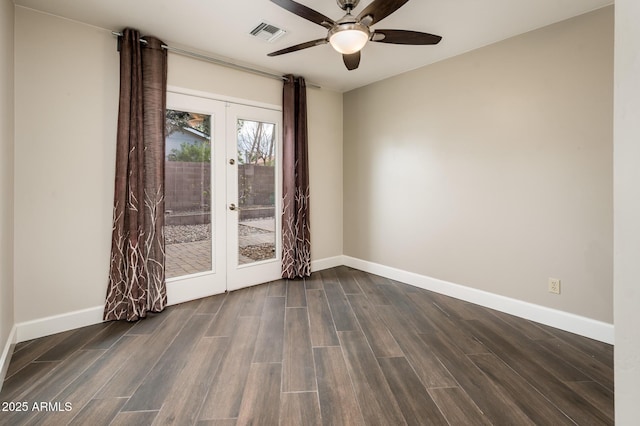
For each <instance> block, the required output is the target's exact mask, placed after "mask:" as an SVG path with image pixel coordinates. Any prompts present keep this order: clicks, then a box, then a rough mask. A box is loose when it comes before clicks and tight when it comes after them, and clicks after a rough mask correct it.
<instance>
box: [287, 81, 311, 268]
mask: <svg viewBox="0 0 640 426" xmlns="http://www.w3.org/2000/svg"><path fill="white" fill-rule="evenodd" d="M282 120H283V130H282V137H283V155H282V157H283V161H282V167H283V171H282V180H283V184H282V187H283V211H282V277H283V278H296V277H306V276H309V275H311V239H310V233H309V160H308V150H307V89H306V86H305V82H304V78H302V77H294V76H292V75H288V76H286V80H285V82H284V91H283V102H282Z"/></svg>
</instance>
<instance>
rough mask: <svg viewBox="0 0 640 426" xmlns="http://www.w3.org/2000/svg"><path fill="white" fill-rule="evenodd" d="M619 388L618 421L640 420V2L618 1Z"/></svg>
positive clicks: (616, 144) (615, 193) (617, 221)
mask: <svg viewBox="0 0 640 426" xmlns="http://www.w3.org/2000/svg"><path fill="white" fill-rule="evenodd" d="M615 8H616V12H615V19H616V31H615V32H616V48H615V57H616V59H615V69H616V71H615V110H614V111H615V139H614V152H615V157H614V162H615V175H614V181H615V186H614V195H615V197H614V198H615V204H614V210H615V216H614V219H615V231H614V236H615V246H614V248H615V250H614V251H615V257H614V263H615V269H614V277H615V279H614V281H615V286H614V289H615V298H614V300H615V339H616V350H615V384H616V389H615V391H616V404H615V406H616V423H618V424H621V425H632V424H637V423H638V417H639V416H640V406H639V405H638V401H640V387H639V386H638V383H640V333H639V332H638V324H640V310H639V309H638V307H639V306H640V291H639V286H638V279H639V277H640V262H638V259H639V258H640V185H639V184H638V183H639V182H640V143H639V141H640V120H638V117H640V80H639V79H638V76H640V61H639V60H638V59H639V58H640V27H639V26H638V21H640V3H639V2H638V1H637V0H616V7H615Z"/></svg>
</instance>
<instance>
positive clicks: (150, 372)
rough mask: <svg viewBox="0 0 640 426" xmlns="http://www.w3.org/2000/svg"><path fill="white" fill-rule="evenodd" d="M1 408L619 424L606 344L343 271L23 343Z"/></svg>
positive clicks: (230, 417) (76, 413)
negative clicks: (126, 321) (614, 406)
mask: <svg viewBox="0 0 640 426" xmlns="http://www.w3.org/2000/svg"><path fill="white" fill-rule="evenodd" d="M0 402H2V404H3V405H2V407H1V408H2V409H3V410H2V411H0V424H1V425H23V424H24V425H49V424H50V425H65V424H78V425H89V424H90V425H160V424H162V425H168V424H176V425H236V424H237V425H250V424H251V425H267V426H268V425H296V426H298V425H349V426H351V425H392V426H396V425H404V424H407V425H491V424H494V425H534V424H535V425H563V424H567V425H573V424H578V425H601V424H602V425H611V424H613V423H614V418H613V415H614V410H613V347H612V346H610V345H606V344H604V343H600V342H596V341H593V340H590V339H587V338H583V337H580V336H576V335H573V334H571V333H567V332H564V331H560V330H556V329H553V328H551V327H546V326H543V325H539V324H535V323H532V322H530V321H526V320H523V319H520V318H515V317H512V316H509V315H507V314H504V313H500V312H495V311H492V310H490V309H485V308H482V307H479V306H476V305H473V304H470V303H466V302H462V301H459V300H456V299H452V298H448V297H445V296H442V295H439V294H435V293H431V292H429V291H425V290H421V289H418V288H415V287H411V286H409V285H406V284H402V283H398V282H395V281H391V280H388V279H385V278H382V277H378V276H374V275H370V274H367V273H364V272H361V271H357V270H353V269H349V268H347V267H338V268H334V269H330V270H325V271H321V272H319V273H314V274H313V275H312V277H311V278H309V279H306V280H304V281H303V280H298V281H285V280H281V281H276V282H272V283H268V284H263V285H260V286H255V287H251V288H246V289H242V290H238V291H235V292H232V293H228V294H222V295H217V296H212V297H209V298H206V299H201V300H196V301H192V302H188V303H184V304H181V305H176V306H172V307H170V308H168V309H167V310H166V311H165V312H163V313H160V314H152V315H150V316H149V317H148V318H146V319H144V320H142V321H139V322H137V323H125V322H112V323H104V324H98V325H94V326H90V327H85V328H82V329H78V330H73V331H68V332H65V333H60V334H56V335H53V336H48V337H44V338H41V339H36V340H32V341H29V342H23V343H20V344H18V345H16V348H15V351H14V354H13V357H12V359H11V363H10V365H9V369H8V373H7V378H6V380H5V382H4V384H3V387H2V391H1V392H0ZM9 403H25V404H24V405H20V406H21V407H25V406H26V408H27V410H26V411H16V410H15V407H16V406H15V404H14V405H10V404H9ZM42 403H48V404H45V405H41V404H42ZM34 404H36V405H35V408H40V410H36V409H35V408H34ZM65 404H66V405H65Z"/></svg>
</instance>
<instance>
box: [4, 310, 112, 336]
mask: <svg viewBox="0 0 640 426" xmlns="http://www.w3.org/2000/svg"><path fill="white" fill-rule="evenodd" d="M103 311H104V306H96V307H93V308H87V309H81V310H79V311H73V312H67V313H64V314H60V315H53V316H50V317H45V318H38V319H35V320H32V321H25V322H21V323H18V324H16V329H17V336H16V341H17V342H18V343H19V342H24V341H27V340H31V339H37V338H38V337H44V336H49V335H51V334H56V333H61V332H63V331H67V330H73V329H75V328H80V327H86V326H88V325H93V324H98V323H101V322H102V313H103Z"/></svg>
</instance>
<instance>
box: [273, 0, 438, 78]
mask: <svg viewBox="0 0 640 426" xmlns="http://www.w3.org/2000/svg"><path fill="white" fill-rule="evenodd" d="M271 1H272V2H273V3H275V4H277V5H278V6H280V7H282V8H284V9H286V10H288V11H289V12H291V13H294V14H296V15H298V16H300V17H302V18H304V19H307V20H309V21H311V22H313V23H316V24H318V25H321V26H323V27H325V28H326V29H327V30H328V33H327V36H326V37H325V38H320V39H317V40H311V41H307V42H306V43H300V44H296V45H295V46H291V47H287V48H285V49H282V50H278V51H276V52H271V53H269V54H268V56H278V55H283V54H285V53H291V52H296V51H298V50H302V49H307V48H309V47H314V46H320V45H322V44H326V43H330V44H331V46H332V47H333V48H334V49H335V50H337V51H338V52H339V53H341V54H342V59H343V61H344V64H345V66H346V67H347V69H348V70H350V71H351V70H355V69H356V68H358V65H360V50H362V48H363V47H364V46H365V45H366V44H367V42H368V41H373V42H378V43H390V44H412V45H428V44H438V43H439V42H440V40H441V39H442V37H440V36H437V35H433V34H428V33H422V32H418V31H408V30H378V29H376V30H372V29H371V28H370V27H371V25H374V24H375V23H377V22H379V21H381V20H383V19H384V18H386V17H387V16H389V15H391V14H392V13H393V12H395V11H396V10H398V9H399V8H400V7H401V6H402V5H404V4H405V3H406V2H408V1H409V0H374V1H373V2H372V3H371V4H369V6H367V7H366V8H365V9H364V10H363V11H362V12H360V14H359V15H358V16H353V15H351V11H352V10H353V9H354V8H355V7H356V6H357V5H358V3H360V0H336V1H337V2H338V6H340V8H341V9H342V10H344V11H346V12H347V14H346V15H344V16H343V17H342V18H340V19H339V20H337V21H334V20H333V19H331V18H328V17H326V16H325V15H323V14H322V13H320V12H316V11H315V10H313V9H311V8H309V7H307V6H305V5H302V4H300V3H297V2H295V1H293V0H271Z"/></svg>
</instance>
